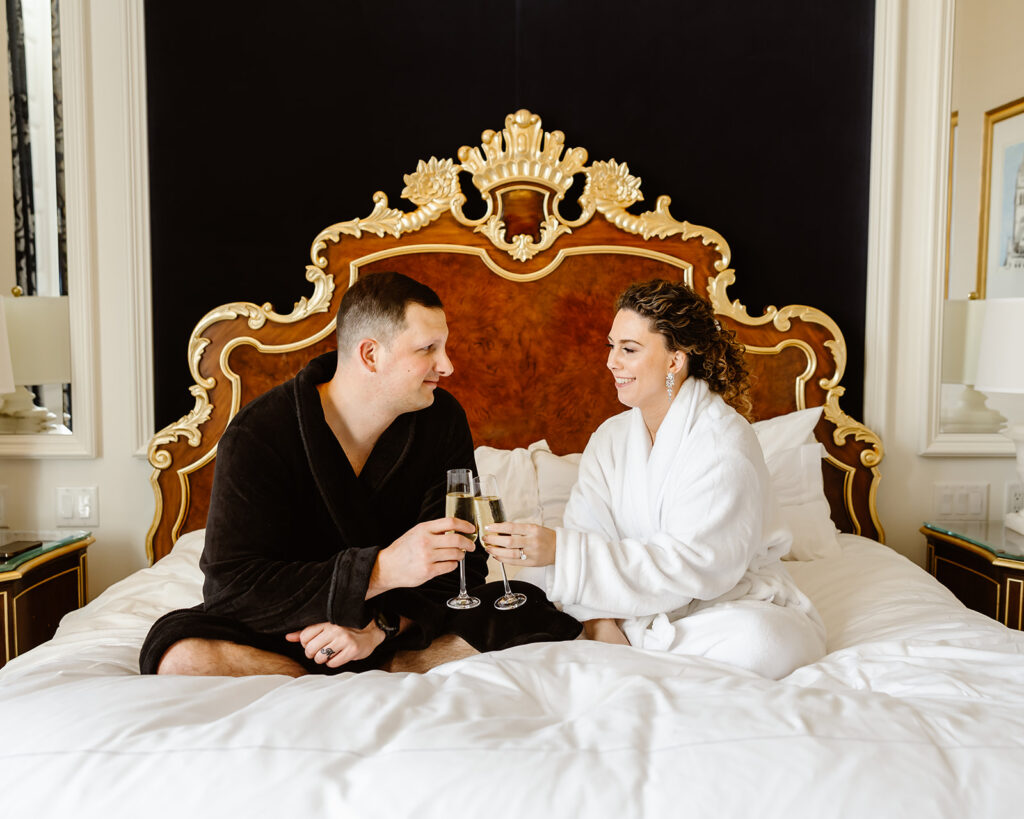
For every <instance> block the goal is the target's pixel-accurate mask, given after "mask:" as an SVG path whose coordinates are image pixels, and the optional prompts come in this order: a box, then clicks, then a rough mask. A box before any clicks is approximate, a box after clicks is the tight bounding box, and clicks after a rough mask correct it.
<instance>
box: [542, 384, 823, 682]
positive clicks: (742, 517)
mask: <svg viewBox="0 0 1024 819" xmlns="http://www.w3.org/2000/svg"><path fill="white" fill-rule="evenodd" d="M556 535H557V541H556V543H557V545H556V551H555V562H554V564H553V565H552V566H549V567H548V568H547V571H546V577H545V581H546V586H547V593H548V596H549V598H550V599H551V600H553V601H555V602H557V603H561V604H562V606H563V608H564V610H565V611H567V612H568V613H569V614H571V615H573V616H574V617H576V618H577V619H579V620H588V619H593V618H597V617H612V618H617V619H619V618H621V619H622V620H623V623H622V628H623V631H624V632H625V634H626V637H627V638H628V639H629V642H630V644H632V645H634V646H637V647H642V648H647V649H661V650H665V651H671V652H675V653H680V654H696V655H701V656H706V657H708V658H710V659H715V660H719V661H722V662H727V663H729V664H731V665H737V666H740V667H743V668H747V669H749V670H752V671H754V672H756V673H758V674H761V675H762V676H766V677H771V678H775V679H778V678H781V677H783V676H785V675H786V674H789V673H790V672H791V671H793V670H794V669H795V668H797V667H799V666H801V665H806V664H808V663H811V662H814V661H816V660H818V659H820V658H821V657H822V656H823V655H824V653H825V628H824V625H823V623H822V621H821V618H820V617H819V615H818V613H817V611H816V610H815V609H814V606H813V605H812V603H811V602H810V600H808V599H807V597H806V596H805V595H804V594H803V593H802V592H801V591H800V590H799V589H798V588H797V586H796V584H795V583H794V582H793V579H792V578H791V577H790V575H789V572H787V571H786V569H785V567H784V566H783V565H782V563H781V562H780V560H779V558H780V557H782V555H784V554H786V553H787V552H788V551H789V548H790V545H791V543H792V535H791V534H790V531H789V529H788V528H787V527H786V526H785V524H784V523H783V521H782V519H781V516H780V512H779V508H778V504H777V502H776V500H775V497H774V494H773V492H772V490H771V486H770V483H769V476H768V469H767V467H766V466H765V463H764V456H763V454H762V451H761V446H760V444H759V443H758V440H757V436H756V435H755V433H754V430H753V428H752V427H751V426H750V424H749V423H747V421H746V420H745V419H744V418H743V417H742V416H740V414H739V413H737V412H736V411H735V410H734V409H732V408H731V407H730V406H729V405H728V404H726V403H725V401H724V400H723V399H722V397H721V396H719V395H718V394H717V393H713V392H711V390H710V389H709V388H708V385H707V382H705V381H703V380H701V379H697V378H692V377H691V378H687V379H685V380H684V381H683V383H682V385H681V386H680V389H679V392H678V394H677V395H676V397H675V399H674V400H673V401H672V404H671V406H670V408H669V411H668V414H667V415H666V416H665V419H664V421H663V422H662V424H661V427H660V428H659V429H658V431H657V435H656V438H655V442H654V445H653V447H652V445H651V439H650V435H649V434H648V431H647V427H646V425H645V424H644V420H643V416H642V415H641V413H640V410H639V409H632V410H628V411H626V412H624V413H621V414H620V415H616V416H613V417H612V418H610V419H608V420H607V421H605V422H604V423H603V424H602V425H601V426H600V427H599V428H598V429H597V431H596V432H595V433H594V434H593V436H591V439H590V441H589V443H588V444H587V447H586V449H585V451H584V453H583V457H582V459H581V460H580V468H579V479H578V481H577V483H576V485H575V487H573V490H572V494H571V495H570V498H569V503H568V505H567V506H566V509H565V518H564V527H563V528H559V529H557V530H556Z"/></svg>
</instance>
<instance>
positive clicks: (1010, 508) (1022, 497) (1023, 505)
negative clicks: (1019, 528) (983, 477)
mask: <svg viewBox="0 0 1024 819" xmlns="http://www.w3.org/2000/svg"><path fill="white" fill-rule="evenodd" d="M1006 511H1007V513H1009V512H1024V484H1019V483H1008V484H1006Z"/></svg>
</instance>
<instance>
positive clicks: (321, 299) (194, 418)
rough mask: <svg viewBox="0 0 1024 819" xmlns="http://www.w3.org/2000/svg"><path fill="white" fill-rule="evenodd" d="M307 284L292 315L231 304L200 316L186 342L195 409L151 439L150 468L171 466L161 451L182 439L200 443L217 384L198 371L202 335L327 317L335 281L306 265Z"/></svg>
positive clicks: (248, 304)
mask: <svg viewBox="0 0 1024 819" xmlns="http://www.w3.org/2000/svg"><path fill="white" fill-rule="evenodd" d="M306 280H307V281H309V282H312V284H313V295H312V296H310V297H306V296H303V297H302V298H300V299H299V300H298V301H297V302H296V303H295V306H294V308H293V309H292V312H291V313H288V314H285V315H282V314H280V313H276V312H274V306H273V305H272V304H264V305H263V306H262V307H259V306H257V305H255V304H253V303H251V302H234V303H232V304H225V305H222V306H220V307H218V308H216V309H214V310H211V311H210V312H209V313H207V314H206V315H205V316H203V319H202V320H201V321H200V322H199V324H197V325H196V326H195V329H193V330H192V335H191V337H190V338H189V341H188V365H189V371H190V372H191V373H192V378H193V380H194V381H195V384H193V385H192V386H191V387H189V392H191V393H192V396H193V397H194V398H195V399H196V403H195V406H194V407H193V408H192V409H191V410H190V411H189V413H188V414H187V415H184V416H182V417H181V418H179V419H178V420H177V421H175V422H174V423H173V424H168V425H167V426H166V427H164V428H163V429H161V430H160V431H159V432H157V433H156V435H154V436H153V438H151V439H150V442H149V447H148V449H147V457H148V459H149V462H150V464H152V465H153V466H154V467H156V468H157V469H166V468H167V467H168V466H170V465H171V457H170V454H169V453H168V452H167V450H165V449H162V448H161V447H163V445H164V444H169V443H171V442H173V441H176V440H177V439H178V438H180V437H184V438H185V439H186V440H187V441H188V442H189V445H190V446H194V447H197V446H199V444H200V443H201V442H202V433H201V432H200V430H199V427H200V426H202V425H203V424H205V423H206V422H207V421H208V420H209V418H210V414H211V413H212V411H213V405H212V404H211V403H210V395H209V390H212V389H213V388H214V386H215V385H216V383H217V382H216V379H214V378H213V377H204V376H203V375H202V373H201V372H200V370H199V363H200V361H202V358H203V354H204V353H205V352H206V348H207V347H209V346H210V339H208V338H206V337H205V336H204V335H203V334H204V333H205V332H206V331H207V330H208V329H209V328H210V327H211V326H212V325H214V324H216V323H217V322H220V321H231V320H233V319H236V318H238V317H240V316H245V317H247V318H248V325H249V327H250V328H251V329H253V330H258V329H260V328H261V327H262V326H263V325H264V324H266V323H267V322H268V321H273V322H276V323H278V324H294V323H295V322H297V321H302V320H303V319H305V318H307V317H308V316H311V315H313V314H314V313H326V312H327V311H328V310H329V309H330V306H331V297H332V296H333V295H334V287H335V285H334V277H333V276H332V275H330V274H328V273H325V272H324V271H323V270H321V269H320V268H318V267H314V266H313V265H307V267H306Z"/></svg>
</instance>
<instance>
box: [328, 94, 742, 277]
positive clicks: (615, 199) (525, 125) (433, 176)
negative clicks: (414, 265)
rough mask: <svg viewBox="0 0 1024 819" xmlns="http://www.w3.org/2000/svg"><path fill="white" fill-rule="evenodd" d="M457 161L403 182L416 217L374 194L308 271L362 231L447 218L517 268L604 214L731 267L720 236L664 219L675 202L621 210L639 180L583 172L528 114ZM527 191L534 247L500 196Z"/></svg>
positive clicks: (599, 167) (401, 230)
mask: <svg viewBox="0 0 1024 819" xmlns="http://www.w3.org/2000/svg"><path fill="white" fill-rule="evenodd" d="M457 155H458V158H459V162H458V163H456V162H454V161H453V160H451V159H437V158H436V157H431V158H430V160H429V161H427V162H424V161H422V160H420V162H419V164H418V165H417V166H416V170H415V171H414V172H413V173H411V174H406V175H405V177H404V179H405V189H404V190H403V191H402V197H403V198H404V199H406V200H408V201H409V202H412V204H414V205H416V209H415V210H413V211H409V212H406V211H403V210H400V209H398V208H392V207H390V206H389V204H388V198H387V196H386V195H385V194H384V193H383V192H381V191H378V192H377V193H375V194H374V195H373V202H374V207H373V211H372V212H371V213H370V214H369V215H368V216H366V217H364V218H362V219H351V220H349V221H347V222H338V223H337V224H334V225H331V226H330V227H328V228H325V229H324V230H323V231H321V232H320V234H319V235H318V236H317V237H316V239H315V240H314V241H313V245H312V248H311V249H310V258H311V259H312V262H313V265H314V266H316V267H318V268H323V267H326V265H327V260H326V258H324V256H323V252H324V251H325V250H326V249H327V243H328V242H334V243H337V242H340V241H341V240H342V238H343V237H344V236H352V237H354V238H359V237H360V236H361V235H362V234H363V232H364V231H365V232H369V233H373V234H375V235H377V236H384V235H385V234H390V235H392V236H394V237H396V238H399V237H401V236H403V235H405V234H406V233H410V232H413V231H416V230H419V229H420V228H422V227H425V226H426V225H429V224H430V223H431V222H433V221H435V220H436V219H437V218H438V217H439V216H441V214H442V213H444V212H445V211H449V212H451V214H452V216H453V217H454V218H455V219H456V221H458V222H459V224H461V225H464V226H466V227H471V228H473V230H474V231H476V232H478V233H480V234H481V235H482V236H485V237H486V238H487V239H489V240H490V242H491V243H492V244H493V245H494V247H495V248H497V249H498V250H500V251H502V252H504V253H507V254H508V255H509V256H510V257H511V258H512V259H513V260H515V261H517V262H526V261H528V260H530V259H532V258H534V257H535V256H536V255H537V254H538V253H541V252H543V251H545V250H548V249H549V248H551V247H552V246H553V245H554V244H555V242H556V241H557V240H558V237H559V236H563V235H565V234H567V233H572V231H573V229H574V228H577V227H580V226H581V225H584V224H586V223H587V222H588V221H590V219H591V218H592V217H593V216H594V214H595V213H601V214H602V215H603V216H604V217H605V218H606V219H607V220H608V221H609V222H611V223H612V224H614V225H615V226H616V227H618V228H619V229H620V230H623V231H625V232H627V233H633V234H635V235H638V236H642V237H643V238H644V239H650V238H651V237H654V236H656V237H659V238H662V239H667V238H669V237H671V236H677V235H678V236H679V237H680V238H681V239H682V240H683V241H686V240H688V239H690V238H692V237H694V236H699V237H700V238H701V239H702V240H703V242H704V244H706V245H714V247H715V249H716V250H717V251H718V253H719V254H720V256H721V258H720V259H719V260H718V261H717V262H715V267H716V268H717V269H718V270H720V271H721V270H725V269H726V268H728V266H729V259H730V250H729V245H728V244H727V243H726V241H725V239H723V238H722V236H721V235H720V234H719V233H718V232H716V231H714V230H711V229H710V228H706V227H702V226H700V225H692V224H690V223H689V222H680V221H678V220H677V219H675V218H674V217H673V216H672V215H671V213H669V205H670V204H671V201H672V200H671V199H670V198H669V197H667V196H660V197H658V199H657V201H656V204H655V208H654V210H653V211H647V212H646V213H641V214H632V213H629V212H628V211H627V210H626V209H627V208H628V207H630V206H631V205H634V204H635V203H637V202H640V201H643V198H644V197H643V193H642V192H641V190H640V178H639V177H636V176H632V175H631V174H630V173H629V168H628V166H627V165H626V164H625V163H618V162H616V161H615V160H614V159H612V160H609V161H607V162H594V163H592V164H591V165H587V152H586V150H585V149H583V148H566V145H565V135H564V134H563V133H562V132H561V131H550V132H549V131H545V130H544V128H543V127H542V123H541V118H540V117H539V116H538V115H537V114H534V113H531V112H530V111H527V110H526V109H520V110H519V111H516V112H515V113H514V114H509V115H508V116H507V117H505V127H504V128H503V129H502V130H500V131H491V130H487V131H484V132H483V134H481V137H480V145H479V146H476V147H470V146H468V145H463V146H462V147H461V148H459V150H458V154H457ZM462 172H466V173H468V174H470V176H471V179H472V182H473V187H474V188H476V190H477V192H478V193H479V194H480V197H481V199H483V201H484V203H485V204H486V211H485V212H484V215H483V216H481V217H480V218H479V219H475V220H473V219H469V218H468V217H467V216H466V215H465V213H464V212H463V209H462V206H463V204H464V203H465V202H466V195H465V193H464V192H463V190H462V187H461V184H460V181H459V174H460V173H462ZM579 173H582V174H584V175H585V177H586V185H585V187H584V192H583V194H582V195H581V196H580V199H579V204H580V208H581V213H580V216H579V217H578V218H576V219H575V220H570V219H566V218H565V217H563V216H562V214H561V212H560V210H559V206H560V204H561V202H562V201H563V199H564V197H565V194H566V193H567V192H568V190H569V188H570V187H572V183H573V179H574V178H575V177H576V175H577V174H579ZM524 189H525V190H532V191H536V192H538V193H541V194H542V195H543V216H542V218H541V219H540V221H539V223H538V225H537V234H538V236H539V238H538V239H537V240H535V239H534V238H533V236H532V235H530V234H526V233H520V234H516V235H515V236H512V237H511V238H509V237H508V236H507V231H506V224H505V220H504V219H503V218H502V214H503V206H502V197H503V196H504V195H505V194H506V193H507V192H509V191H512V190H524Z"/></svg>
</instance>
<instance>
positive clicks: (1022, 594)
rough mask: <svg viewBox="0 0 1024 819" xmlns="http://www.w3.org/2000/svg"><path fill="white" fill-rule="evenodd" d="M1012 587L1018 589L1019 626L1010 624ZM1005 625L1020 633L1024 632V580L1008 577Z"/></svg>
mask: <svg viewBox="0 0 1024 819" xmlns="http://www.w3.org/2000/svg"><path fill="white" fill-rule="evenodd" d="M1011 586H1016V587H1017V595H1018V596H1017V624H1016V625H1011V623H1010V597H1011V594H1010V588H1011ZM1003 625H1004V626H1009V627H1010V628H1015V629H1017V630H1018V631H1024V580H1021V579H1020V578H1019V577H1008V578H1006V613H1005V616H1004V617H1003Z"/></svg>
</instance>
